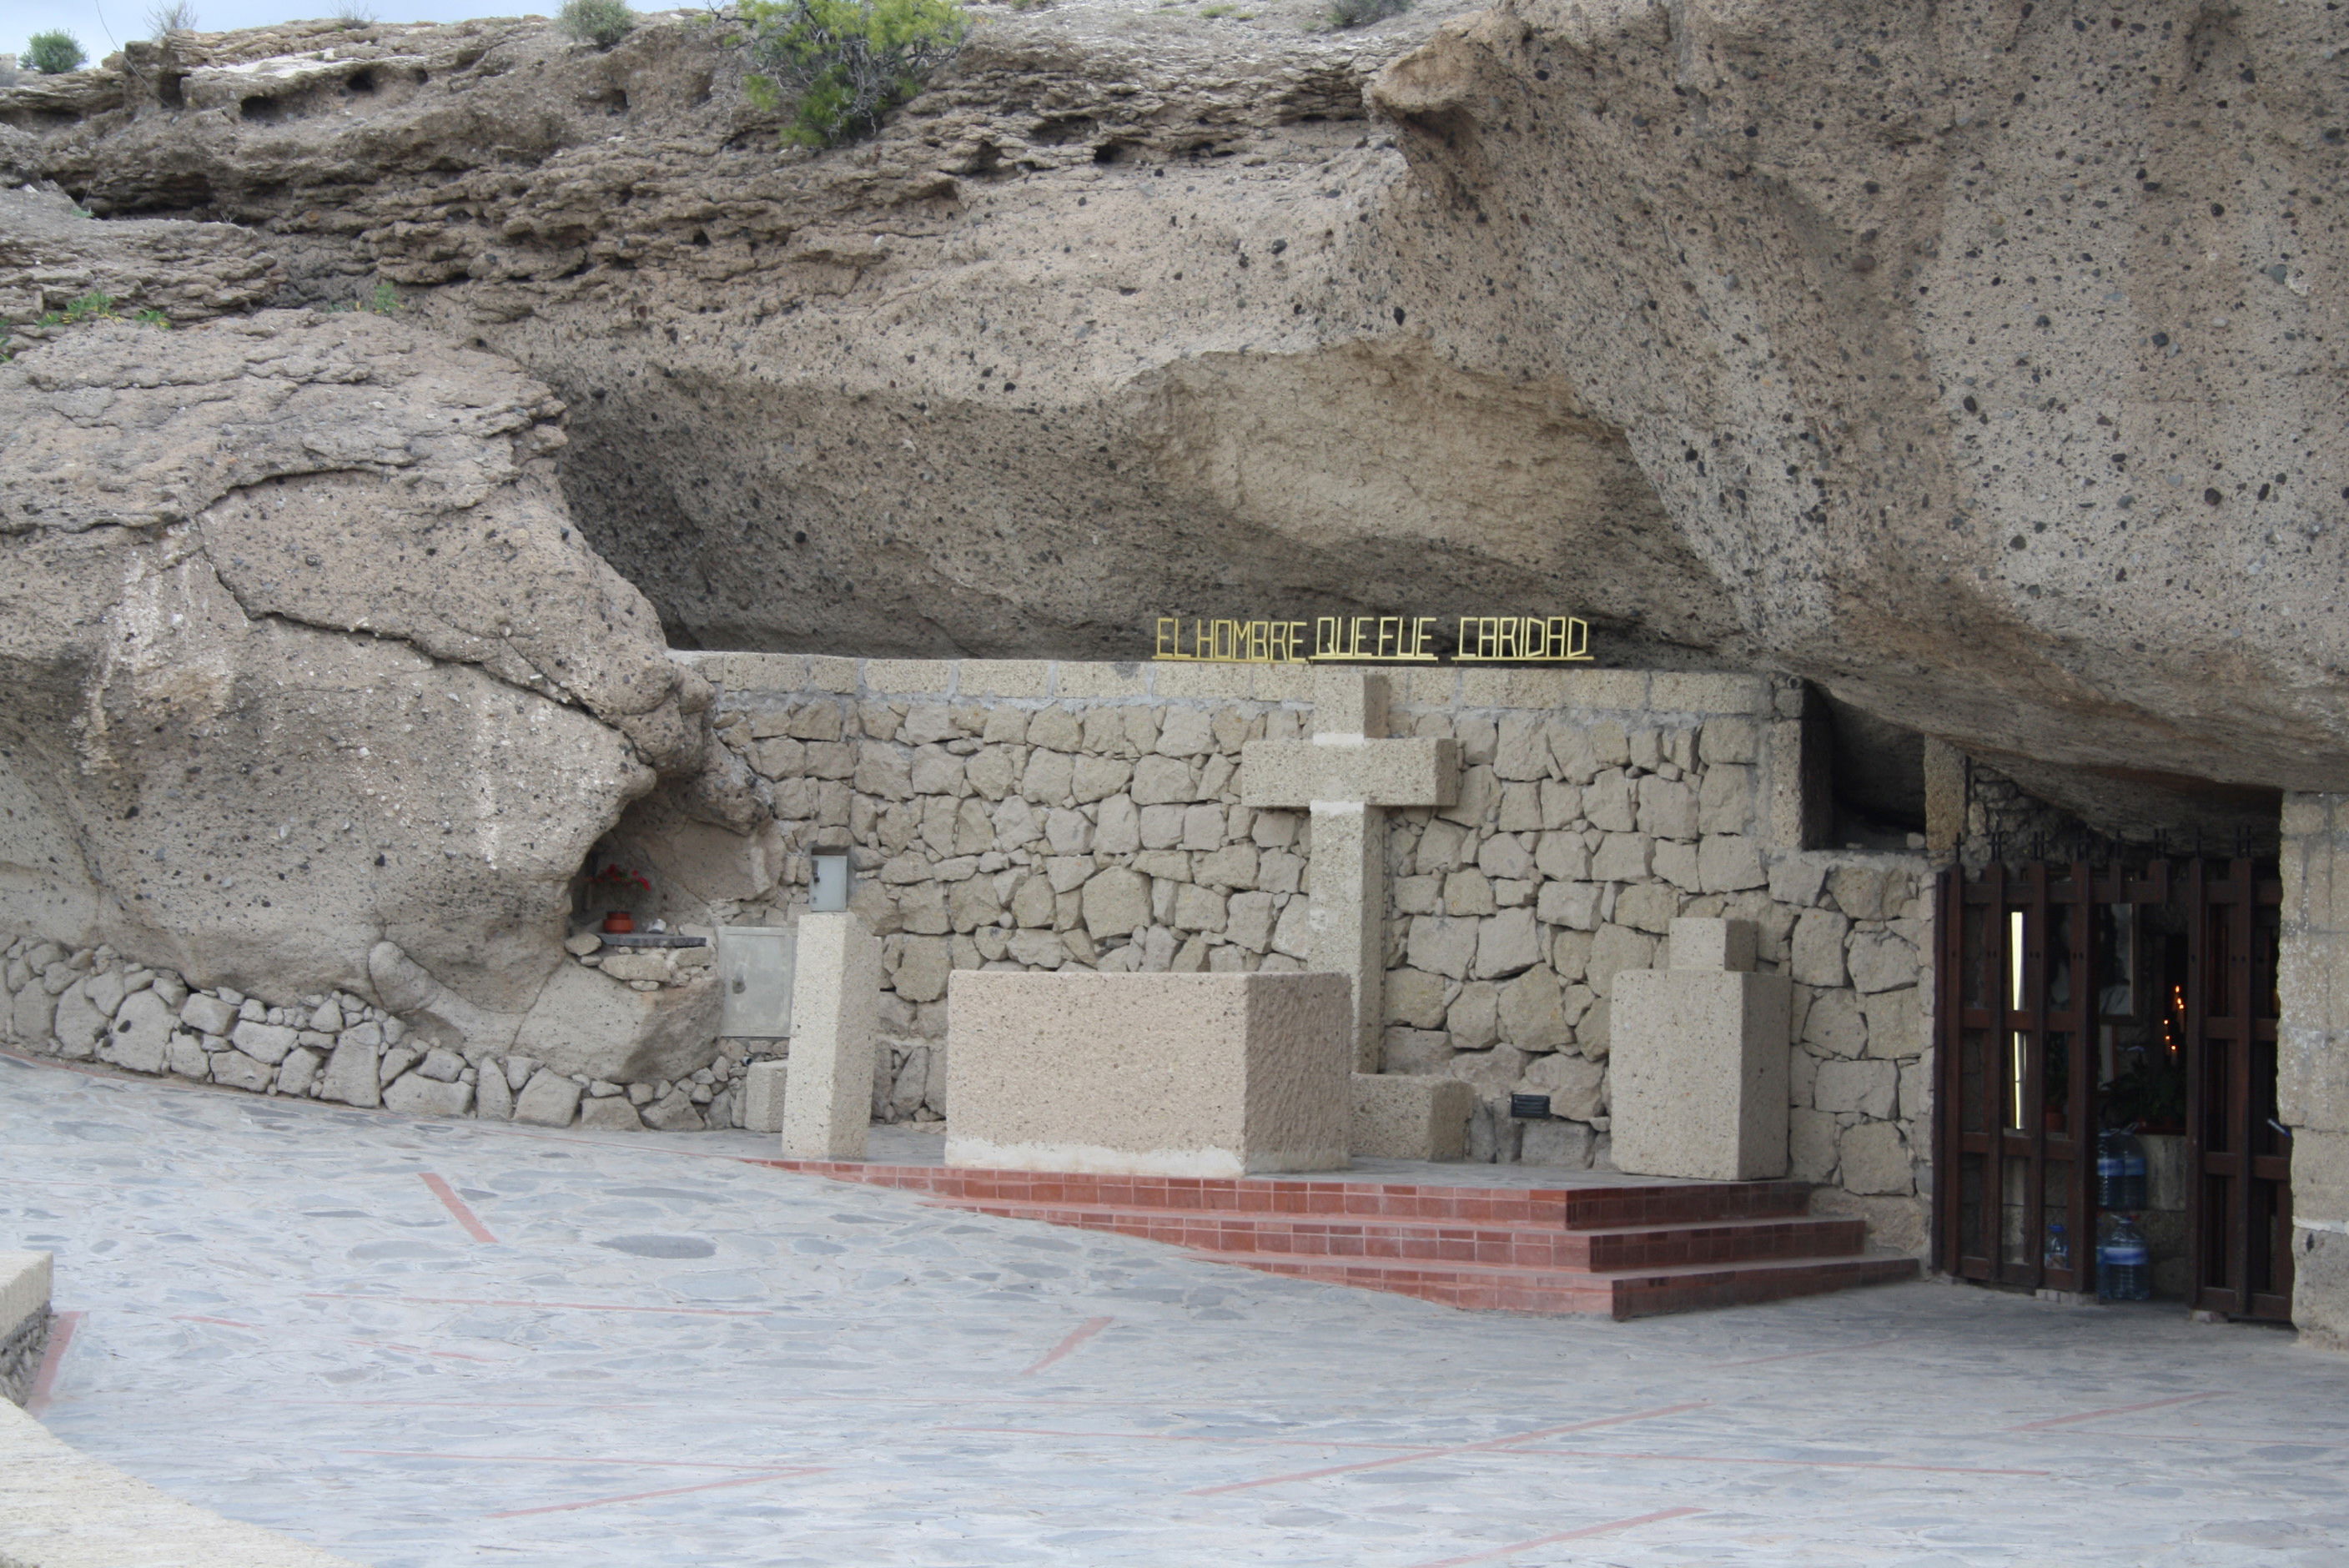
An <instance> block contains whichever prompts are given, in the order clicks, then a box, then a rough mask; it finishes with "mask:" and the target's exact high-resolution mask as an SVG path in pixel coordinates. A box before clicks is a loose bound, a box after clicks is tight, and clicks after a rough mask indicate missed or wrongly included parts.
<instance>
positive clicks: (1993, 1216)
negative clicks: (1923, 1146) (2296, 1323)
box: [1934, 857, 2292, 1322]
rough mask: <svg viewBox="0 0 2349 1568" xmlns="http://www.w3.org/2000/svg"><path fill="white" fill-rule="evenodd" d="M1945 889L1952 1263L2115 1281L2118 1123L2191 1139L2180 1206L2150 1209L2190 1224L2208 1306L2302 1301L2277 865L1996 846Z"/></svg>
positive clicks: (2190, 1266)
mask: <svg viewBox="0 0 2349 1568" xmlns="http://www.w3.org/2000/svg"><path fill="white" fill-rule="evenodd" d="M1939 897H1940V904H1939V914H1940V919H1939V922H1938V925H1939V932H1940V936H1939V944H1940V954H1939V956H1940V963H1939V965H1937V969H1936V976H1935V983H1936V985H1938V986H1939V993H1938V996H1937V999H1936V1000H1937V1006H1936V1019H1937V1024H1936V1034H1937V1040H1936V1044H1937V1050H1936V1053H1935V1057H1936V1062H1937V1067H1936V1073H1937V1079H1938V1081H1937V1084H1936V1088H1937V1090H1938V1092H1937V1094H1936V1096H1935V1140H1936V1141H1935V1150H1934V1208H1935V1216H1934V1218H1935V1226H1934V1243H1935V1254H1936V1257H1935V1261H1936V1266H1938V1267H1940V1268H1941V1269H1943V1270H1945V1271H1947V1272H1948V1273H1950V1274H1954V1275H1957V1276H1958V1277H1960V1278H1963V1279H1975V1280H1982V1281H1985V1282H1989V1283H1994V1284H2004V1285H2012V1286H2018V1287H2023V1288H2029V1289H2044V1290H2055V1291H2066V1292H2077V1293H2080V1294H2083V1295H2085V1294H2089V1293H2092V1292H2094V1291H2095V1288H2096V1278H2095V1246H2096V1230H2097V1222H2098V1217H2099V1211H2098V1208H2097V1204H2096V1198H2097V1183H2096V1154H2097V1138H2098V1135H2099V1133H2100V1132H2101V1131H2102V1130H2104V1129H2106V1128H2107V1127H2114V1126H2120V1127H2135V1128H2137V1129H2138V1130H2140V1131H2141V1132H2142V1133H2143V1134H2144V1135H2145V1137H2144V1141H2145V1142H2146V1143H2147V1145H2148V1146H2150V1147H2152V1148H2154V1149H2155V1150H2157V1153H2158V1154H2159V1153H2166V1152H2170V1151H2177V1152H2178V1154H2179V1158H2178V1160H2176V1161H2163V1160H2161V1159H2157V1161H2156V1164H2157V1167H2158V1168H2160V1169H2158V1171H2157V1181H2156V1182H2155V1185H2156V1187H2157V1188H2182V1191H2178V1192H2176V1193H2175V1194H2174V1197H2173V1198H2172V1200H2171V1201H2172V1202H2176V1203H2177V1204H2178V1211H2175V1212H2172V1211H2166V1212H2164V1213H2162V1214H2154V1215H2149V1216H2148V1222H2158V1221H2162V1220H2165V1219H2168V1220H2170V1221H2171V1222H2177V1223H2180V1230H2179V1233H2178V1236H2177V1238H2176V1239H2175V1244H2174V1245H2173V1246H2172V1247H2171V1249H2170V1250H2171V1252H2172V1253H2173V1255H2181V1254H2182V1262H2183V1265H2184V1266H2183V1269H2182V1271H2181V1270H2180V1269H2179V1268H2178V1266H2177V1265H2176V1264H2171V1265H2170V1266H2169V1267H2168V1269H2167V1271H2166V1272H2167V1273H2168V1274H2169V1275H2170V1276H2171V1277H2172V1278H2173V1280H2175V1279H2176V1276H2178V1274H2181V1273H2182V1274H2183V1280H2182V1284H2183V1288H2184V1295H2185V1296H2186V1299H2187V1302H2188V1304H2189V1305H2191V1306H2193V1307H2196V1308H2199V1309H2201V1310H2205V1311H2210V1312H2217V1313H2223V1314H2225V1315H2229V1316H2232V1317H2242V1318H2253V1319H2268V1320H2272V1321H2278V1322H2282V1321H2288V1320H2289V1318H2290V1316H2291V1305H2292V1249H2291V1246H2290V1242H2291V1230H2292V1185H2291V1139H2290V1135H2289V1133H2288V1132H2287V1130H2285V1129H2284V1128H2283V1127H2282V1124H2281V1123H2280V1122H2279V1121H2278V1120H2277V1119H2276V1014H2277V999H2276V956H2277V934H2278V915H2279V910H2280V905H2281V903H2282V888H2281V886H2280V884H2279V882H2278V880H2277V876H2276V871H2275V867H2274V865H2273V863H2272V862H2268V863H2264V864H2262V863H2261V862H2259V861H2252V860H2249V859H2235V860H2227V861H2219V860H2205V859H2202V858H2199V857H2197V858H2194V859H2189V860H2155V861H2151V862H2149V863H2148V864H2147V865H2146V866H2145V867H2143V868H2142V870H2141V871H2140V872H2136V873H2134V874H2133V873H2131V872H2128V871H2127V870H2124V869H2121V868H2111V867H2094V866H2091V865H2089V864H2087V863H2085V862H2073V863H2070V864H2061V863H2054V862H2047V861H2034V862H2028V863H2024V864H2021V865H1992V866H1991V867H1989V868H1987V869H1986V870H1985V871H1984V872H1982V873H1981V874H1979V875H1975V876H1966V875H1962V874H1961V873H1960V872H1955V871H1951V872H1943V873H1942V876H1941V880H1940V893H1939ZM2165 1140H2168V1142H2167V1149H2165V1148H2164V1144H2165ZM2181 1140H2182V1150H2179V1148H2178V1143H2179V1141H2181ZM2159 1255H2160V1254H2159V1249H2157V1256H2159ZM2172 1288H2173V1290H2174V1289H2175V1288H2176V1284H2173V1286H2172Z"/></svg>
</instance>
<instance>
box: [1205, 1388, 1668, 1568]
mask: <svg viewBox="0 0 2349 1568" xmlns="http://www.w3.org/2000/svg"><path fill="white" fill-rule="evenodd" d="M1710 1403H1712V1401H1711V1400H1709V1399H1692V1400H1691V1401H1689V1402H1688V1403H1687V1404H1684V1405H1660V1406H1658V1407H1657V1408H1654V1409H1652V1410H1635V1411H1633V1412H1632V1413H1631V1414H1630V1415H1628V1416H1602V1417H1600V1418H1599V1419H1598V1420H1595V1421H1576V1422H1574V1423H1572V1424H1571V1425H1568V1426H1563V1427H1544V1428H1542V1429H1540V1430H1539V1431H1536V1432H1519V1433H1517V1434H1516V1435H1515V1436H1514V1437H1506V1438H1493V1439H1488V1440H1486V1441H1485V1442H1481V1443H1462V1444H1459V1445H1458V1446H1456V1447H1453V1448H1443V1449H1419V1450H1418V1451H1416V1452H1414V1453H1408V1454H1398V1455H1396V1456H1395V1457H1394V1458H1392V1459H1385V1460H1362V1461H1361V1462H1360V1463H1359V1464H1350V1465H1331V1466H1330V1468H1329V1469H1327V1470H1299V1471H1298V1472H1297V1473H1295V1474H1294V1475H1276V1476H1267V1477H1266V1478H1265V1479H1264V1480H1238V1481H1232V1482H1230V1483H1228V1484H1226V1485H1224V1486H1202V1487H1194V1488H1192V1489H1191V1491H1189V1492H1187V1493H1186V1494H1185V1495H1187V1496H1190V1497H1216V1496H1218V1495H1220V1494H1221V1493H1224V1492H1227V1491H1248V1490H1250V1489H1251V1488H1254V1487H1259V1486H1279V1485H1281V1484H1282V1483H1283V1482H1286V1481H1292V1480H1320V1479H1321V1478H1322V1477H1323V1476H1331V1475H1346V1474H1349V1473H1350V1472H1352V1471H1354V1470H1383V1469H1385V1468H1386V1467H1387V1466H1389V1465H1407V1464H1417V1463H1419V1462H1421V1461H1423V1460H1438V1459H1444V1458H1447V1457H1449V1456H1450V1455H1453V1454H1473V1453H1478V1452H1482V1451H1484V1450H1485V1449H1506V1448H1509V1447H1511V1446H1513V1445H1515V1444H1517V1443H1530V1442H1532V1441H1533V1440H1534V1439H1537V1438H1554V1437H1556V1436H1557V1435H1558V1434H1559V1433H1560V1432H1587V1431H1588V1430H1590V1429H1592V1428H1593V1427H1615V1426H1620V1425H1622V1424H1623V1423H1624V1422H1626V1421H1651V1420H1654V1419H1655V1418H1657V1417H1659V1416H1676V1415H1678V1414H1680V1413H1681V1412H1682V1410H1701V1409H1702V1408H1705V1406H1707V1405H1708V1404H1710ZM1537 1544H1538V1543H1537Z"/></svg>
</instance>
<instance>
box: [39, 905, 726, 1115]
mask: <svg viewBox="0 0 2349 1568" xmlns="http://www.w3.org/2000/svg"><path fill="white" fill-rule="evenodd" d="M705 962H706V960H705ZM614 965H618V966H619V972H618V973H616V974H614V978H617V979H626V980H628V983H629V984H630V985H632V986H633V987H639V988H651V989H663V988H670V987H681V986H686V985H692V984H693V983H694V978H693V966H692V965H691V961H690V959H688V965H687V966H686V968H685V971H684V972H683V973H680V972H679V969H678V966H677V965H676V964H675V962H674V960H671V959H667V958H666V957H665V956H656V957H654V958H653V959H652V960H651V961H650V963H647V961H646V960H644V959H642V958H638V957H636V955H634V954H609V955H605V956H604V957H601V958H596V957H593V956H590V957H587V958H583V959H580V960H579V961H578V964H577V965H576V966H577V967H579V968H581V969H582V970H585V969H586V968H590V967H601V968H603V969H605V971H606V972H607V973H611V972H612V971H613V966H614ZM656 968H658V969H661V970H664V971H666V973H663V974H661V975H659V977H657V978H656V977H655V975H654V971H655V970H656ZM706 983H707V982H706V981H705V982H704V984H706ZM443 1034H444V1031H442V1030H440V1028H439V1027H438V1026H437V1025H436V1024H435V1023H434V1022H432V1021H429V1020H427V1021H424V1022H420V1023H419V1022H418V1021H415V1020H410V1019H405V1018H402V1017H400V1016H398V1015H396V1014H393V1013H390V1012H387V1011H386V1010H385V1009H383V1008H381V1007H378V1006H374V1005H373V1004H371V1003H369V1002H367V1001H366V1000H364V999H362V998H360V997H357V996H354V995H351V994H349V993H348V992H345V991H336V992H332V993H327V994H324V995H307V996H301V997H297V998H294V999H292V1000H290V1001H288V1002H285V1003H284V1004H272V1003H269V1002H267V1001H264V999H262V998H260V997H258V996H248V995H244V994H243V992H241V991H236V990H233V989H230V988H228V987H224V986H223V987H219V988H212V989H207V988H203V987H199V986H191V985H189V984H188V982H187V980H186V979H185V977H183V976H182V975H179V974H177V973H175V972H173V971H171V970H169V969H159V968H155V967H152V966H150V965H142V964H139V963H136V962H133V961H131V960H129V959H126V958H124V957H122V956H121V955H120V954H117V953H116V952H114V950H113V949H111V948H108V947H98V948H83V949H80V950H78V951H72V952H68V951H67V949H65V948H63V947H60V946H58V945H57V944H55V943H51V942H44V941H41V940H39V939H38V938H36V937H19V938H17V939H16V941H15V942H13V943H11V944H9V945H8V947H7V949H6V950H5V954H0V1039H5V1040H7V1041H9V1042H11V1043H13V1044H15V1045H16V1046H18V1047H22V1048H25V1049H27V1050H29V1051H31V1052H33V1053H34V1054H36V1055H40V1056H47V1057H57V1058H59V1059H61V1060H65V1061H77V1062H79V1061H87V1062H96V1063H99V1064H102V1065H104V1066H106V1067H109V1068H117V1069H119V1070H121V1071H125V1072H133V1073H141V1074H149V1075H152V1076H155V1077H168V1078H180V1079H183V1080H186V1081H188V1082H191V1083H208V1084H214V1085H218V1086H220V1087H222V1088H237V1089H244V1090H247V1091H249V1092H252V1093H254V1094H270V1095H290V1096H295V1097H297V1098H301V1099H321V1100H328V1101H332V1102H334V1103H336V1104H340V1105H351V1106H359V1107H364V1108H369V1109H372V1108H376V1107H381V1108H383V1109H387V1110H393V1111H398V1112H401V1113H404V1114H407V1115H413V1116H477V1117H482V1118H485V1119H491V1120H496V1121H520V1122H524V1123H528V1124H531V1125H533V1126H539V1127H570V1126H574V1125H578V1126H583V1127H594V1128H602V1129H606V1130H623V1131H626V1130H639V1129H643V1128H647V1127H650V1128H656V1129H658V1130H664V1131H682V1130H698V1129H700V1128H704V1127H739V1126H740V1125H741V1112H740V1098H741V1094H740V1088H741V1078H742V1074H743V1071H744V1069H745V1068H746V1067H747V1066H748V1065H749V1063H750V1061H752V1060H756V1059H758V1057H760V1055H761V1054H762V1053H761V1051H760V1050H758V1049H757V1048H756V1045H758V1044H764V1042H758V1043H755V1044H754V1043H753V1042H749V1041H729V1040H721V1041H719V1042H718V1048H717V1051H716V1054H715V1056H714V1057H711V1058H710V1059H709V1060H708V1061H707V1064H706V1065H703V1066H698V1067H696V1068H693V1069H692V1070H691V1071H689V1072H681V1073H680V1074H679V1076H678V1078H676V1079H674V1080H672V1079H669V1078H643V1079H641V1080H636V1081H629V1082H616V1081H612V1080H608V1079H605V1078H598V1077H595V1076H594V1075H592V1074H589V1073H585V1072H574V1071H566V1070H564V1068H565V1064H563V1063H561V1062H550V1061H546V1060H543V1059H542V1058H539V1057H532V1056H529V1055H525V1054H523V1053H522V1052H519V1051H496V1050H492V1049H488V1048H485V1047H481V1046H478V1045H474V1044H472V1043H470V1042H467V1041H462V1040H457V1041H454V1042H451V1043H444V1040H443V1037H442V1036H443ZM701 1054H703V1055H707V1053H701Z"/></svg>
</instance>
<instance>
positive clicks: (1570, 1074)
mask: <svg viewBox="0 0 2349 1568" xmlns="http://www.w3.org/2000/svg"><path fill="white" fill-rule="evenodd" d="M1518 1081H1519V1082H1521V1083H1522V1084H1524V1085H1525V1087H1526V1090H1527V1092H1529V1093H1533V1094H1546V1095H1547V1096H1549V1109H1550V1114H1551V1115H1553V1116H1562V1117H1565V1118H1567V1119H1569V1120H1573V1121H1586V1122H1587V1121H1588V1120H1589V1119H1591V1118H1593V1117H1595V1116H1600V1115H1603V1114H1605V1113H1606V1111H1607V1109H1608V1100H1607V1064H1606V1063H1605V1062H1603V1061H1594V1060H1592V1059H1591V1058H1589V1057H1583V1056H1578V1055H1576V1054H1574V1053H1573V1052H1571V1051H1557V1052H1553V1053H1552V1054H1550V1055H1548V1056H1545V1057H1537V1058H1536V1059H1535V1060H1534V1061H1532V1062H1531V1063H1529V1064H1527V1066H1526V1069H1525V1074H1524V1077H1523V1078H1520V1079H1519V1080H1518Z"/></svg>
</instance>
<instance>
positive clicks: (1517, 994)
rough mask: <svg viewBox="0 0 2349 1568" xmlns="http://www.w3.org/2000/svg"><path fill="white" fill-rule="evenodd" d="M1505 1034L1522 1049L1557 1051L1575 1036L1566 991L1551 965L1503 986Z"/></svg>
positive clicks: (1501, 1019) (1501, 1008)
mask: <svg viewBox="0 0 2349 1568" xmlns="http://www.w3.org/2000/svg"><path fill="white" fill-rule="evenodd" d="M1499 1022H1500V1030H1501V1037H1502V1038H1504V1039H1506V1040H1507V1041H1508V1042H1509V1043H1510V1044H1511V1045H1513V1046H1516V1047H1518V1048H1519V1049H1520V1050H1526V1051H1554V1050H1556V1049H1557V1048H1558V1047H1560V1046H1564V1045H1568V1044H1569V1043H1571V1042H1572V1040H1573V1038H1574V1030H1573V1027H1572V1026H1571V1025H1570V1024H1569V1022H1568V1019H1567V1016H1566V1005H1565V1001H1564V990H1563V987H1561V986H1560V985H1559V984H1558V979H1557V975H1556V974H1555V973H1553V972H1552V971H1550V970H1549V969H1547V968H1533V969H1528V970H1526V972H1525V973H1524V974H1522V975H1518V976H1517V977H1516V979H1514V980H1512V981H1510V982H1508V983H1507V984H1506V985H1503V986H1502V987H1501V992H1500V1002H1499Z"/></svg>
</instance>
